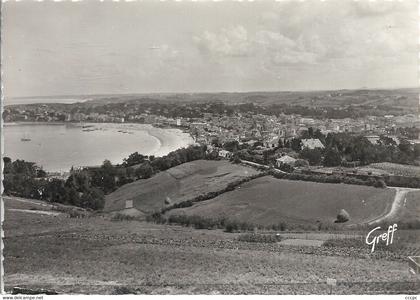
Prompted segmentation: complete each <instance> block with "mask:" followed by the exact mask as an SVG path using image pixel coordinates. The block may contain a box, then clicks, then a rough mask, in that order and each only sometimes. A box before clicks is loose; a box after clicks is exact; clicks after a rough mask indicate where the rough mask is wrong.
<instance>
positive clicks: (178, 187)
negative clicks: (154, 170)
mask: <svg viewBox="0 0 420 300" xmlns="http://www.w3.org/2000/svg"><path fill="white" fill-rule="evenodd" d="M254 174H257V171H256V170H254V169H252V168H249V167H245V166H241V165H234V164H231V163H229V162H227V161H208V160H197V161H193V162H189V163H185V164H182V165H179V166H177V167H174V168H171V169H169V170H166V171H164V172H161V173H159V174H157V175H155V176H153V177H152V178H149V179H144V180H138V181H135V182H133V183H130V184H126V185H124V186H122V187H121V188H119V189H118V190H116V191H115V192H113V193H111V194H109V195H107V196H106V199H105V208H104V211H116V210H122V209H124V208H125V203H126V201H127V200H133V205H134V207H135V208H137V209H138V210H140V211H141V212H144V213H151V212H153V211H156V210H159V209H161V208H163V207H165V201H166V204H174V203H179V202H182V201H186V200H189V199H192V198H194V197H196V196H199V195H201V194H205V193H208V192H211V191H218V190H220V189H223V188H225V187H226V186H227V185H228V184H229V183H230V182H233V181H236V180H238V179H241V178H244V177H248V176H251V175H254Z"/></svg>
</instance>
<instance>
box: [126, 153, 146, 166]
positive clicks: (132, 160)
mask: <svg viewBox="0 0 420 300" xmlns="http://www.w3.org/2000/svg"><path fill="white" fill-rule="evenodd" d="M144 159H145V157H144V155H142V154H140V153H138V152H137V151H136V152H134V153H132V154H130V155H129V156H128V157H127V158H124V162H123V165H124V166H126V167H129V166H134V165H137V164H141V163H142V162H144Z"/></svg>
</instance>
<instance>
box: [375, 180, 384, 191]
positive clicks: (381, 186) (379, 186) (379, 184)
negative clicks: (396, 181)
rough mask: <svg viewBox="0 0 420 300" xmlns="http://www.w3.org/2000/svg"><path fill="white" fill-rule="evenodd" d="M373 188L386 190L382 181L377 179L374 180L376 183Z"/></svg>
mask: <svg viewBox="0 0 420 300" xmlns="http://www.w3.org/2000/svg"><path fill="white" fill-rule="evenodd" d="M373 186H374V187H376V188H382V189H383V188H386V183H385V181H383V180H382V179H378V180H376V182H375V183H374V185H373Z"/></svg>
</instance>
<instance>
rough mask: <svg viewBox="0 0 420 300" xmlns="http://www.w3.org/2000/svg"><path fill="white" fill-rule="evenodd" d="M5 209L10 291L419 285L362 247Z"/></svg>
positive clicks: (367, 289)
mask: <svg viewBox="0 0 420 300" xmlns="http://www.w3.org/2000/svg"><path fill="white" fill-rule="evenodd" d="M19 206H20V208H21V209H29V208H30V206H26V207H25V206H22V205H21V204H19ZM5 207H6V211H5V224H4V231H5V236H6V238H5V239H4V244H5V249H4V257H5V262H4V267H5V278H4V283H5V289H6V291H10V289H11V288H12V287H14V286H20V287H26V288H32V289H37V288H44V289H50V290H54V291H57V292H59V293H87V294H98V293H99V294H112V293H137V294H326V293H329V291H330V290H329V287H328V286H327V285H326V279H327V278H335V279H337V282H338V284H337V286H336V287H334V288H333V293H338V294H361V293H368V294H383V293H404V294H406V293H409V294H417V293H418V292H419V291H420V286H419V283H418V281H416V280H417V279H416V277H414V276H413V275H411V274H410V273H409V272H408V268H407V262H406V261H405V260H404V259H388V258H378V257H374V256H372V257H370V255H369V249H368V248H367V247H366V249H365V248H363V249H357V251H353V252H351V253H350V255H349V252H348V251H347V250H345V249H342V247H341V248H337V249H335V248H334V247H329V248H322V247H295V246H293V247H292V246H283V245H280V244H277V243H255V242H253V243H250V242H241V241H239V240H238V237H239V236H240V235H241V234H236V233H226V232H223V231H220V230H194V229H192V228H188V227H179V226H166V225H156V224H150V223H145V222H138V221H121V222H112V221H110V220H109V219H108V218H106V217H105V216H99V215H93V216H92V217H89V218H83V219H75V218H69V217H68V216H67V215H66V214H61V215H59V216H48V215H36V214H28V213H24V212H18V211H10V210H9V209H10V208H12V207H15V205H14V203H13V200H6V201H5ZM35 208H36V207H35ZM35 208H34V209H35ZM312 234H313V233H312ZM322 235H325V234H323V233H321V237H322Z"/></svg>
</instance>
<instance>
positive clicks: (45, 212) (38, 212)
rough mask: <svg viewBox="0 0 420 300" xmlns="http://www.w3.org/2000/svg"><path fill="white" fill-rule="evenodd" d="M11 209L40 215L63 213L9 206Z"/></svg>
mask: <svg viewBox="0 0 420 300" xmlns="http://www.w3.org/2000/svg"><path fill="white" fill-rule="evenodd" d="M7 210H9V211H17V212H23V213H30V214H39V215H49V216H59V215H61V213H59V212H53V211H45V210H30V209H17V208H8V209H7Z"/></svg>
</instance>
